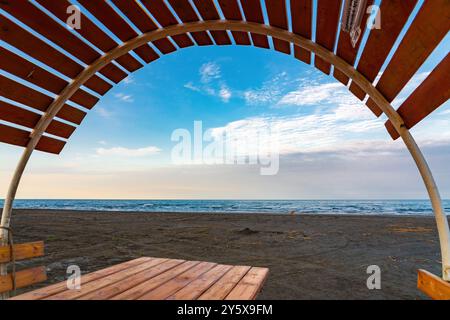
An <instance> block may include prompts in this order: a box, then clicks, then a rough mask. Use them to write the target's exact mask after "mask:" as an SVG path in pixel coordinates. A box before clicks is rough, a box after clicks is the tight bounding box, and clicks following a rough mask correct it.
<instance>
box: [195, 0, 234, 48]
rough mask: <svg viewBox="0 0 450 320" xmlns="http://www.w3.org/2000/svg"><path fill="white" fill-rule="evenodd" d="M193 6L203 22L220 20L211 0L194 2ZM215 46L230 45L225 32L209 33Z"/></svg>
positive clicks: (196, 0)
mask: <svg viewBox="0 0 450 320" xmlns="http://www.w3.org/2000/svg"><path fill="white" fill-rule="evenodd" d="M194 5H195V7H196V8H197V10H198V12H199V13H200V15H201V16H202V19H203V20H204V21H207V20H220V15H219V12H218V11H217V8H216V4H215V3H214V1H213V0H194ZM210 33H211V36H212V37H213V39H214V41H215V42H216V44H217V45H230V44H231V39H230V37H229V36H228V33H227V32H226V31H210Z"/></svg>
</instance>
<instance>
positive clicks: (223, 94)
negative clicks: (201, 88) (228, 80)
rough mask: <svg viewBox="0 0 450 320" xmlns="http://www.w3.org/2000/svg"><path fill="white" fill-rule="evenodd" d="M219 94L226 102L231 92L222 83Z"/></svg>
mask: <svg viewBox="0 0 450 320" xmlns="http://www.w3.org/2000/svg"><path fill="white" fill-rule="evenodd" d="M219 96H220V98H222V101H223V102H228V101H230V99H231V96H232V94H231V91H230V89H228V87H227V86H225V85H222V87H221V88H220V92H219Z"/></svg>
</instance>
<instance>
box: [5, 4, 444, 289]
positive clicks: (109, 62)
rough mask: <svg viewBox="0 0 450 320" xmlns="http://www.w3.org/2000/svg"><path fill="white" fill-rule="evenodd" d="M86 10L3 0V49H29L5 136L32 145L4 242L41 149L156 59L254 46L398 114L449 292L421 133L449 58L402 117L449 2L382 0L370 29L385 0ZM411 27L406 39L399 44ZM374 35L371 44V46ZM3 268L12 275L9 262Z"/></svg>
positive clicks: (393, 126) (8, 84) (13, 90)
mask: <svg viewBox="0 0 450 320" xmlns="http://www.w3.org/2000/svg"><path fill="white" fill-rule="evenodd" d="M78 3H79V4H80V5H81V6H83V7H84V9H83V10H81V12H78V11H77V7H74V6H73V4H74V3H72V2H70V1H68V0H58V1H54V0H34V1H28V0H4V1H1V2H0V8H1V9H2V12H1V19H0V25H1V28H0V35H1V40H2V43H7V44H8V45H9V46H12V47H14V48H15V49H17V50H14V52H13V51H12V50H10V49H8V48H7V47H6V46H4V45H3V44H2V46H1V48H0V65H1V68H2V70H4V71H5V72H6V73H7V74H10V75H13V76H14V77H9V76H7V75H3V74H0V94H1V96H3V97H4V98H6V99H7V101H5V100H0V120H2V122H1V123H0V141H1V142H3V143H7V144H12V145H16V146H19V147H23V148H24V150H23V154H22V157H21V158H20V160H19V162H18V164H17V167H16V170H15V172H14V175H13V177H12V180H11V183H10V186H9V189H8V193H7V194H6V196H5V201H4V207H3V213H2V218H1V227H2V230H0V231H1V242H2V245H3V246H7V245H8V239H9V237H8V234H9V231H10V228H11V226H10V218H11V213H12V209H13V202H14V198H15V195H16V191H17V188H18V186H19V183H20V180H21V177H22V175H23V173H24V171H25V168H26V165H27V163H28V161H29V159H30V157H31V154H32V153H33V151H34V150H38V151H41V152H47V153H52V154H59V153H60V152H61V151H62V150H63V148H64V146H65V144H66V143H67V142H68V140H69V138H70V137H71V135H72V134H73V133H74V131H75V130H76V129H77V128H78V127H79V126H80V125H81V124H82V122H83V119H84V118H85V116H86V115H87V113H88V112H89V111H90V110H92V108H94V106H95V105H96V103H97V102H98V101H99V99H100V98H101V96H103V95H105V94H106V93H107V92H108V91H109V90H110V89H111V88H112V87H113V86H114V85H115V84H117V83H119V82H120V81H122V80H123V79H125V78H126V77H127V76H128V75H129V73H132V72H134V71H136V70H139V69H141V68H142V67H144V65H143V63H142V62H145V63H151V62H153V61H155V60H157V59H163V58H164V55H166V54H170V53H172V52H174V51H176V50H181V49H183V48H186V47H190V46H209V45H218V46H224V45H244V46H254V47H258V48H264V49H274V50H276V51H278V52H281V53H283V54H287V55H291V56H292V57H293V58H295V59H298V60H300V61H302V62H303V63H306V64H310V65H312V66H314V67H315V68H317V69H319V70H320V71H322V72H323V73H325V74H327V75H330V76H332V77H334V78H335V79H336V80H337V81H339V82H341V83H342V84H343V85H345V86H346V87H347V88H348V90H349V91H350V92H351V93H352V94H354V95H355V96H356V97H357V98H358V99H360V100H361V101H363V103H365V105H366V106H367V107H368V108H369V109H370V110H371V111H372V112H373V114H374V116H376V117H379V116H380V115H382V114H385V115H386V116H387V118H388V121H387V122H386V123H385V126H386V129H387V131H388V133H389V135H390V136H391V137H392V139H398V138H401V139H402V140H403V142H404V143H405V145H406V147H407V149H408V150H409V152H410V154H411V156H412V157H413V159H414V161H415V163H416V165H417V169H418V170H419V172H420V175H421V176H422V178H423V181H424V184H425V187H426V189H427V191H428V194H429V197H430V201H431V203H432V207H433V211H434V215H435V218H436V224H437V229H438V233H439V240H440V247H441V256H442V275H441V276H442V279H441V278H437V277H433V276H431V275H428V274H426V273H424V274H425V280H423V279H422V280H423V281H421V282H420V286H422V289H423V290H424V291H426V292H427V293H428V294H429V295H430V296H432V297H437V296H436V294H435V293H433V292H434V291H433V290H435V289H433V290H431V291H433V292H430V289H429V288H430V287H429V286H432V287H433V288H436V286H437V287H439V288H441V287H442V286H443V287H442V288H444V289H443V290H447V291H446V292H447V293H448V292H449V291H448V290H450V289H449V288H448V287H447V289H445V286H446V285H448V282H447V281H450V231H449V226H448V221H447V217H446V214H445V212H444V210H443V207H442V203H441V198H440V195H439V190H438V187H437V185H436V183H435V181H434V179H433V176H432V173H431V171H430V168H429V167H428V165H427V162H426V160H425V158H424V156H423V155H422V153H421V151H420V148H419V146H418V145H417V144H416V142H415V140H414V138H413V136H412V135H411V133H410V131H409V129H411V128H412V127H414V126H415V125H416V124H417V123H419V122H420V121H422V120H424V119H425V118H426V117H427V116H428V115H429V114H431V113H432V112H433V111H434V110H436V109H437V108H438V107H439V106H441V105H442V104H444V103H445V102H446V101H447V100H448V98H449V96H450V82H449V79H448V75H449V74H450V57H449V55H448V54H447V55H446V57H445V58H444V59H443V60H442V61H441V62H440V63H439V64H438V65H437V66H436V67H435V69H434V70H433V71H432V72H431V73H430V74H429V75H428V76H427V78H426V79H425V80H424V81H423V82H422V83H420V84H418V85H417V87H416V88H415V89H414V90H413V92H412V93H411V94H410V96H409V97H408V98H407V99H406V100H405V101H404V102H403V103H402V104H401V106H400V107H399V108H398V109H397V110H395V108H394V107H393V106H392V104H391V103H392V101H393V100H394V99H395V98H396V96H397V95H398V94H399V92H400V91H401V90H402V89H403V88H404V87H405V85H406V84H407V83H408V81H409V80H410V79H411V78H412V77H413V76H414V74H415V73H416V72H417V70H418V69H419V68H420V66H421V65H422V64H423V63H424V62H425V60H426V59H427V58H428V57H429V56H430V54H431V53H432V52H433V50H434V49H435V48H436V47H437V46H438V45H439V43H440V42H441V41H442V40H443V39H444V37H445V36H446V35H447V33H448V31H449V29H450V2H449V1H448V0H429V1H428V0H426V1H424V2H423V3H422V4H421V5H420V8H419V9H418V12H417V14H416V15H415V17H414V19H413V20H412V21H410V23H408V19H410V16H411V14H412V12H413V11H414V10H415V9H416V8H417V6H418V1H417V0H382V1H381V4H380V6H379V12H381V21H378V22H379V23H381V25H380V27H379V28H372V29H371V28H366V24H367V22H368V21H369V20H370V19H371V18H373V14H372V11H371V10H372V8H375V7H372V5H373V4H374V1H373V0H347V1H341V0H335V1H325V0H317V1H313V0H290V1H284V0H265V1H260V0H241V1H239V0H192V1H190V0H167V1H163V0H139V1H137V0H111V1H104V0H78ZM374 10H375V9H374ZM87 11H88V12H89V15H87V14H85V13H86V12H87ZM374 12H375V11H374ZM5 13H6V14H5ZM90 16H93V17H95V19H91V18H90ZM341 16H342V18H341ZM76 18H79V22H80V25H79V26H77V25H72V28H68V27H67V25H66V23H68V22H69V21H68V19H76ZM341 20H343V21H342V23H340V22H341ZM375 20H376V19H375ZM97 21H99V22H101V24H99V23H98V22H97ZM132 25H133V27H132ZM25 26H26V27H25ZM405 28H406V30H404V29H405ZM29 29H31V30H33V31H34V32H31V31H30V30H29ZM138 31H139V32H138ZM402 31H404V32H405V34H404V36H403V38H402V39H401V41H400V43H399V44H398V46H394V45H395V43H396V41H397V39H398V38H399V36H400V34H401V33H402ZM109 32H111V33H113V34H114V35H115V37H116V38H118V39H120V41H121V42H120V43H119V42H118V41H116V40H115V39H113V38H112V37H111V36H110V35H109V34H108V33H109ZM364 36H367V41H366V42H365V43H364V45H361V44H362V43H363V41H362V39H363V38H364ZM393 48H395V52H393V53H391V51H392V49H393ZM390 54H392V57H391V58H389V59H390V60H389V62H388V63H387V66H386V67H385V68H384V69H383V70H382V67H383V65H384V64H385V61H387V60H388V57H390ZM136 56H138V57H139V59H137V58H136ZM358 56H360V58H359V60H358V63H357V64H355V61H357V57H358ZM27 57H31V58H32V59H33V60H32V61H30V59H28V58H27ZM313 57H314V63H313V64H312V61H313V60H312V58H313ZM34 60H35V61H36V62H34ZM141 61H142V62H141ZM379 74H380V75H379ZM377 76H379V79H378V78H377ZM16 78H20V79H21V80H23V81H21V82H18V81H17V80H16ZM27 83H28V84H32V85H33V86H34V87H36V86H37V87H39V88H41V89H42V90H36V89H34V88H32V87H31V86H29V85H27ZM47 92H48V93H50V94H52V95H53V96H50V95H49V94H47ZM61 120H63V121H61ZM1 273H2V274H3V275H5V274H6V265H5V264H3V265H2V268H1ZM430 283H431V284H430ZM427 288H428V289H427ZM448 297H449V296H448V295H447V298H448Z"/></svg>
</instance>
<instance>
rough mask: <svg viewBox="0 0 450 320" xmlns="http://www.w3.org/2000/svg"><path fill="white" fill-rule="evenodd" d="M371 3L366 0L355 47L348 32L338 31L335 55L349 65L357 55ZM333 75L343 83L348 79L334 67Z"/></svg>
mask: <svg viewBox="0 0 450 320" xmlns="http://www.w3.org/2000/svg"><path fill="white" fill-rule="evenodd" d="M371 5H373V0H368V1H367V3H366V6H365V8H364V12H365V14H364V18H363V19H362V20H361V24H360V26H359V27H360V28H361V35H360V37H359V40H358V43H357V44H356V46H355V47H353V46H352V42H351V38H350V34H349V33H348V32H344V31H342V30H341V31H340V33H339V39H338V46H337V50H336V55H337V56H339V57H341V58H342V59H344V60H345V61H346V62H347V63H349V64H350V65H354V63H355V60H356V56H357V55H358V50H359V47H360V46H361V43H362V39H363V37H364V34H365V33H366V32H367V27H366V25H367V19H369V17H370V13H367V9H368V8H369V7H370V6H371ZM333 76H334V77H335V78H336V79H337V80H338V81H340V82H341V83H342V84H344V85H347V84H348V81H349V80H350V78H349V77H347V76H346V75H345V74H344V73H343V72H342V71H340V70H339V69H337V68H334V72H333Z"/></svg>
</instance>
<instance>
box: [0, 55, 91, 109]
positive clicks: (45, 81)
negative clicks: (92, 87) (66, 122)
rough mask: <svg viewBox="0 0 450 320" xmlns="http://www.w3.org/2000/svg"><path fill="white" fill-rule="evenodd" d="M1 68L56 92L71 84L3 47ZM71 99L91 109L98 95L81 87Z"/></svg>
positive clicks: (0, 61) (0, 58)
mask: <svg viewBox="0 0 450 320" xmlns="http://www.w3.org/2000/svg"><path fill="white" fill-rule="evenodd" d="M0 68H1V69H2V70H4V71H7V72H9V73H11V74H13V75H15V76H16V77H19V78H21V79H23V80H26V81H28V82H31V83H33V84H35V85H37V86H39V87H41V88H43V89H45V90H48V91H50V92H53V93H55V94H60V93H61V91H62V90H63V89H64V88H65V87H66V86H67V85H68V84H69V83H68V82H67V81H65V80H63V79H61V78H59V77H57V76H55V75H54V74H52V73H50V72H48V71H47V70H45V69H43V68H41V67H39V66H37V65H35V64H33V63H31V62H29V61H28V60H27V59H24V58H22V57H21V56H19V55H17V54H15V53H13V52H11V51H9V50H7V49H6V48H3V47H1V48H0ZM70 100H71V101H73V102H76V103H78V104H79V105H81V106H83V107H85V108H87V109H91V108H92V107H93V106H94V105H95V104H96V103H97V102H98V98H97V97H95V96H93V95H92V94H90V93H88V92H86V91H84V90H81V89H80V90H78V91H77V92H76V93H75V94H74V95H73V96H72V97H71V99H70Z"/></svg>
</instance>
